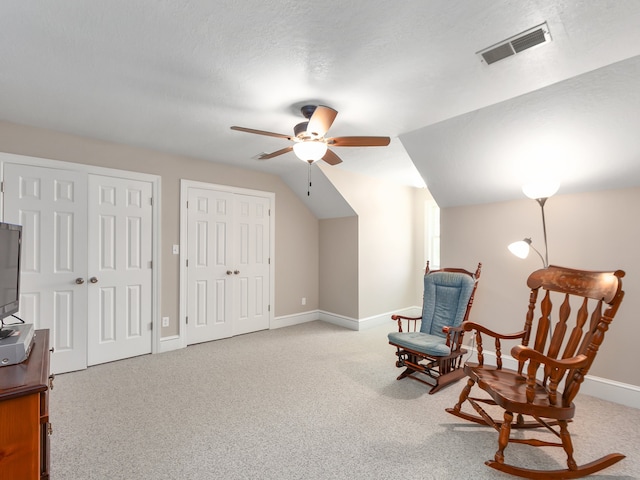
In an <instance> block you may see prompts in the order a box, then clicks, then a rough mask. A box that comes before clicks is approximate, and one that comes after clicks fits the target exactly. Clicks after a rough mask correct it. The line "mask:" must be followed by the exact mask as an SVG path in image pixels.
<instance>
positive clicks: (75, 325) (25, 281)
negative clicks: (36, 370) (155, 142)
mask: <svg viewBox="0 0 640 480" xmlns="http://www.w3.org/2000/svg"><path fill="white" fill-rule="evenodd" d="M150 189H151V186H150V183H149V182H144V181H138V180H128V179H121V178H116V177H110V176H103V175H93V174H88V173H84V172H75V171H72V170H66V169H57V168H47V167H42V166H33V165H23V164H15V163H5V164H4V203H3V206H4V219H5V221H7V222H11V223H17V224H20V225H22V226H23V248H22V255H23V256H22V265H21V269H22V279H21V293H20V312H19V313H18V315H19V316H20V317H21V318H23V319H24V320H25V321H26V322H28V323H34V326H35V327H36V328H49V329H50V330H51V338H52V339H51V346H52V347H53V348H54V353H53V355H52V357H51V370H52V371H53V372H55V373H62V372H69V371H73V370H80V369H84V368H86V367H87V365H94V364H96V363H102V362H107V361H112V360H118V359H120V358H124V357H130V356H135V355H141V354H144V353H150V352H151V343H152V338H151V330H150V329H151V323H152V308H151V302H152V299H151V293H150V291H151V287H152V277H151V272H152V270H151V268H152V265H151V260H150V259H151V251H152V245H151V230H150V229H151V225H152V218H151V209H152V206H151V203H150V201H151V191H150Z"/></svg>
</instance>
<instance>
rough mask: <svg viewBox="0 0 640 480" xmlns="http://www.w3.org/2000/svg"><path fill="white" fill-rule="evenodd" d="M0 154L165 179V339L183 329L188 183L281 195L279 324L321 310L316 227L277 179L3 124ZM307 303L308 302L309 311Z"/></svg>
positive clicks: (278, 202) (277, 239)
mask: <svg viewBox="0 0 640 480" xmlns="http://www.w3.org/2000/svg"><path fill="white" fill-rule="evenodd" d="M0 151H3V152H7V153H15V154H20V155H27V156H34V157H42V158H48V159H53V160H60V161H65V162H76V163H83V164H88V165H97V166H101V167H110V168H117V169H121V170H130V171H136V172H143V173H150V174H155V175H159V176H160V177H161V178H162V199H161V206H162V217H161V222H162V238H161V244H162V252H161V262H162V265H161V268H162V270H161V272H162V277H161V292H160V293H161V298H162V300H161V306H160V308H161V312H160V313H161V315H162V316H168V317H170V319H171V324H170V326H169V328H165V329H163V332H162V334H163V336H167V335H172V334H175V333H177V325H178V322H177V318H178V309H179V283H178V282H179V268H178V267H179V266H178V256H177V255H173V254H172V253H171V246H172V245H174V244H178V243H179V239H180V234H179V232H180V229H179V225H180V223H179V222H180V215H179V213H180V205H179V195H180V179H182V178H184V179H188V180H197V181H201V182H209V183H216V184H222V185H230V186H236V187H242V188H250V189H255V190H263V191H267V192H275V195H276V200H275V204H276V209H275V210H276V217H275V228H276V236H275V242H276V246H275V256H276V258H275V312H274V313H275V316H283V315H291V314H295V313H300V312H303V311H309V310H315V309H317V308H318V301H319V300H318V290H319V287H318V277H319V274H318V235H319V224H318V220H317V219H316V218H315V216H314V215H313V214H312V213H311V212H310V211H309V209H308V208H307V207H306V206H305V205H304V204H303V203H302V202H301V201H300V200H299V199H298V197H296V196H295V194H294V193H293V192H292V191H291V190H290V189H289V187H288V186H286V184H284V182H282V180H281V179H280V178H279V177H277V176H274V175H269V174H264V173H259V172H255V171H252V170H244V169H239V168H234V167H230V166H226V165H222V164H218V163H212V162H207V161H203V160H197V159H193V158H187V157H181V156H175V155H169V154H163V153H160V152H156V151H153V150H148V149H143V148H134V147H128V146H124V145H119V144H113V143H107V142H101V141H96V140H92V139H88V138H84V137H77V136H73V135H66V134H62V133H58V132H53V131H49V130H43V129H37V128H32V127H25V126H21V125H15V124H11V123H7V122H0ZM301 297H306V299H307V305H306V306H302V305H301V302H300V298H301Z"/></svg>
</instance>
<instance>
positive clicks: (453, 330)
mask: <svg viewBox="0 0 640 480" xmlns="http://www.w3.org/2000/svg"><path fill="white" fill-rule="evenodd" d="M442 333H444V334H446V335H447V345H448V346H449V347H450V348H451V353H453V352H455V351H457V350H459V349H460V347H461V346H462V337H463V336H464V328H462V325H460V326H459V327H451V326H444V327H442Z"/></svg>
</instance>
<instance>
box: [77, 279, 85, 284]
mask: <svg viewBox="0 0 640 480" xmlns="http://www.w3.org/2000/svg"><path fill="white" fill-rule="evenodd" d="M76 283H77V284H78V285H82V284H83V283H84V278H81V277H78V278H76Z"/></svg>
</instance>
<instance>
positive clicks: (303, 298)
mask: <svg viewBox="0 0 640 480" xmlns="http://www.w3.org/2000/svg"><path fill="white" fill-rule="evenodd" d="M306 304H307V297H302V305H306Z"/></svg>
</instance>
